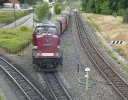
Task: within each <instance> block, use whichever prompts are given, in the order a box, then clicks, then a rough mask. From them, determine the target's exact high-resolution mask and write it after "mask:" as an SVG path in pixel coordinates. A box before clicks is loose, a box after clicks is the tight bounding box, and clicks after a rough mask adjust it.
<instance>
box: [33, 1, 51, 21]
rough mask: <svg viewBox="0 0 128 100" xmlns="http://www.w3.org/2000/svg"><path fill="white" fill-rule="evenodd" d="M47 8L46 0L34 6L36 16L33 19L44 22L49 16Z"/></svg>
mask: <svg viewBox="0 0 128 100" xmlns="http://www.w3.org/2000/svg"><path fill="white" fill-rule="evenodd" d="M49 9H50V7H49V4H48V2H43V3H42V4H39V6H37V7H36V8H35V14H36V18H37V19H35V21H36V22H40V23H41V22H42V23H46V22H47V21H48V17H49Z"/></svg>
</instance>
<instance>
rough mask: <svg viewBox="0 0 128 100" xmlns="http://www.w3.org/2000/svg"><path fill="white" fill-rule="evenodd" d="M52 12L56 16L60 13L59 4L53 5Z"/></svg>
mask: <svg viewBox="0 0 128 100" xmlns="http://www.w3.org/2000/svg"><path fill="white" fill-rule="evenodd" d="M54 12H55V13H56V14H60V13H61V8H60V4H59V3H55V4H54Z"/></svg>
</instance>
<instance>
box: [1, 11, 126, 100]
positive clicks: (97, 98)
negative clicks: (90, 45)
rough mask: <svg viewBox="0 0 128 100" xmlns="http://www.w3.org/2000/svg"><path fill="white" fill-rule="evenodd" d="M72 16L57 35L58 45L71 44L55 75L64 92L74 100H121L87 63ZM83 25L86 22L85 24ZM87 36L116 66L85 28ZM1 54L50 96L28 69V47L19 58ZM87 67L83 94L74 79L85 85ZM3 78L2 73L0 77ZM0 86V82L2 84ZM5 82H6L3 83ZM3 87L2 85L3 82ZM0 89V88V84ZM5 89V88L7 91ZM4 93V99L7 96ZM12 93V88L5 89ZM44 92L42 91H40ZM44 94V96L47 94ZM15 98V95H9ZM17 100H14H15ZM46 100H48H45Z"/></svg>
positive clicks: (37, 76)
mask: <svg viewBox="0 0 128 100" xmlns="http://www.w3.org/2000/svg"><path fill="white" fill-rule="evenodd" d="M75 24H76V23H75V20H74V16H73V13H72V19H71V22H70V26H69V27H68V29H67V30H66V31H65V33H64V34H63V35H62V36H61V46H62V45H64V44H65V43H67V44H71V46H70V47H68V50H69V51H70V52H69V51H65V52H64V53H63V67H62V68H60V72H59V73H57V74H58V77H60V79H62V82H63V84H64V85H65V86H66V88H67V89H68V91H69V92H70V94H71V95H72V96H74V97H75V98H77V99H78V100H122V99H121V98H120V96H119V94H118V93H117V92H115V90H114V89H113V87H112V86H111V85H110V84H109V83H108V81H106V79H105V78H104V77H103V76H102V75H101V74H100V73H99V71H98V70H97V68H95V67H94V64H92V62H91V61H90V58H89V57H88V55H87V54H86V52H85V50H84V49H83V47H82V45H81V43H80V41H79V38H78V35H77V31H76V25H75ZM85 24H87V23H85ZM88 27H89V26H88ZM89 32H90V34H89V35H90V36H91V38H92V40H93V42H94V44H95V45H96V46H97V47H98V48H99V51H100V52H101V53H102V54H103V55H104V57H105V58H106V59H108V60H109V61H111V62H112V64H114V65H116V62H115V61H114V60H112V59H111V57H109V55H108V54H107V53H106V52H105V51H104V50H103V49H102V48H101V46H100V45H99V44H98V43H97V42H96V41H97V39H96V36H95V35H94V33H93V32H92V31H91V29H90V28H89ZM0 51H1V54H2V55H4V56H5V57H6V58H8V59H10V60H11V61H13V62H12V64H14V65H15V64H17V66H16V67H17V68H18V69H19V70H20V71H21V72H22V73H23V74H24V75H25V76H26V77H28V78H29V79H30V81H32V82H33V83H34V85H36V86H38V87H39V88H40V90H41V91H42V93H44V94H45V95H47V97H50V98H51V96H50V93H49V90H48V89H47V86H46V83H45V82H44V79H43V76H42V74H41V73H37V72H35V71H34V69H33V68H32V55H31V54H32V45H30V46H29V47H28V48H26V49H24V50H23V51H22V53H23V55H24V56H23V57H19V56H17V55H12V54H7V53H5V52H4V51H3V50H1V49H0ZM78 64H79V66H80V68H79V73H77V66H78ZM86 67H89V68H90V69H91V71H90V72H89V88H88V90H87V91H86V90H85V85H82V84H80V83H79V82H78V79H81V81H83V82H85V81H86V80H85V78H84V75H85V74H86V73H85V71H84V69H85V68H86ZM115 68H117V70H118V71H120V73H121V74H122V75H123V76H125V77H126V79H128V78H127V74H124V71H123V70H122V69H121V68H120V67H118V66H116V67H115ZM2 76H3V77H5V76H4V74H2ZM2 83H3V82H2ZM6 83H8V81H6ZM3 84H4V83H3ZM0 87H2V86H1V85H0ZM8 89H9V88H8ZM8 89H5V90H4V94H5V96H7V95H8V94H7V93H6V92H5V91H8ZM9 90H10V91H12V92H14V89H11V88H10V89H9ZM44 91H45V92H44ZM47 93H48V94H47ZM13 97H14V98H16V97H15V94H13ZM8 100H10V99H8ZM15 100H17V99H15ZM49 100H50V99H49Z"/></svg>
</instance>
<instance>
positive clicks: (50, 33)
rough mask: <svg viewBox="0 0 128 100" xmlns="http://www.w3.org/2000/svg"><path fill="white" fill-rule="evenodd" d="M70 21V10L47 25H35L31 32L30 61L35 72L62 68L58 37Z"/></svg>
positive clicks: (66, 9) (68, 8)
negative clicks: (31, 47)
mask: <svg viewBox="0 0 128 100" xmlns="http://www.w3.org/2000/svg"><path fill="white" fill-rule="evenodd" d="M70 19H71V8H70V7H67V8H65V10H64V12H63V13H62V14H60V15H59V16H58V17H57V18H55V19H53V20H51V21H49V22H48V23H47V24H43V23H37V25H36V27H35V29H34V31H33V49H32V59H33V67H34V68H36V70H37V71H41V70H42V71H55V70H57V69H58V67H59V66H61V67H62V54H61V51H60V36H61V35H62V33H63V32H64V31H65V30H66V28H67V27H68V25H69V23H70Z"/></svg>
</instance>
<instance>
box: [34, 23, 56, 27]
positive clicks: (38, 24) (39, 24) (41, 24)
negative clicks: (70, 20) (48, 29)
mask: <svg viewBox="0 0 128 100" xmlns="http://www.w3.org/2000/svg"><path fill="white" fill-rule="evenodd" d="M38 26H55V25H54V24H43V23H37V24H36V27H38Z"/></svg>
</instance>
